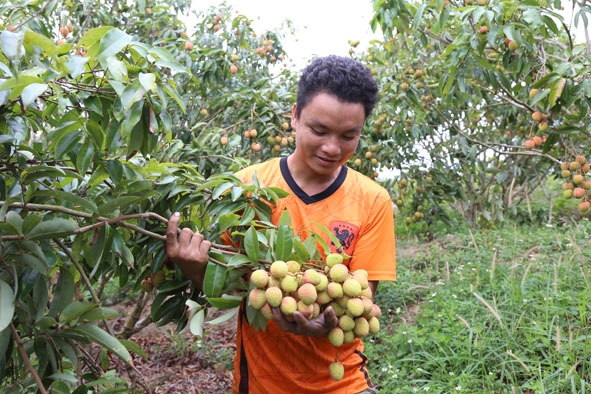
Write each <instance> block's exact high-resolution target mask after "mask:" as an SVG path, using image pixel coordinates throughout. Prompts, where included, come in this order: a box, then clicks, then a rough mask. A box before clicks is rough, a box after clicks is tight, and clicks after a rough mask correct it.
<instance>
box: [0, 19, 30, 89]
mask: <svg viewBox="0 0 591 394" xmlns="http://www.w3.org/2000/svg"><path fill="white" fill-rule="evenodd" d="M24 40H25V32H24V31H22V30H21V31H17V32H12V31H8V30H3V31H2V33H0V47H1V48H2V52H4V54H5V55H6V57H7V58H9V59H12V60H17V59H18V58H19V57H20V54H21V48H22V46H23V43H24ZM0 90H2V89H0Z"/></svg>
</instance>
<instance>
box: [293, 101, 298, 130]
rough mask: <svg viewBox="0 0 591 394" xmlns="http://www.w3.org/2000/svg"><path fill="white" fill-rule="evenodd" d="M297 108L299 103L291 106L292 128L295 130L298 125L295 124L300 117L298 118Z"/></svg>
mask: <svg viewBox="0 0 591 394" xmlns="http://www.w3.org/2000/svg"><path fill="white" fill-rule="evenodd" d="M297 110H298V105H297V104H294V105H293V106H292V107H291V128H292V129H293V130H295V129H296V126H295V125H296V123H297V121H298V119H297V112H298V111H297Z"/></svg>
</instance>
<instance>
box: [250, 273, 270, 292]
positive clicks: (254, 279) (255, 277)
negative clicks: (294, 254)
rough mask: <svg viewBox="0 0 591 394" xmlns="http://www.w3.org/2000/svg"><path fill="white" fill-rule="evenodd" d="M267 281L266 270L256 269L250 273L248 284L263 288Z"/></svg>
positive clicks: (267, 274)
mask: <svg viewBox="0 0 591 394" xmlns="http://www.w3.org/2000/svg"><path fill="white" fill-rule="evenodd" d="M268 283H269V273H268V272H267V270H264V269H258V270H256V271H253V272H252V274H250V284H252V285H253V286H254V287H257V288H259V289H264V288H265V287H267V284H268Z"/></svg>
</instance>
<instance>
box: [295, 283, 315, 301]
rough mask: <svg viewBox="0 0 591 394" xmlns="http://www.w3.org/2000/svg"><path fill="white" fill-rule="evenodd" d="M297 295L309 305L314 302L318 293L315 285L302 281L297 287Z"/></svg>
mask: <svg viewBox="0 0 591 394" xmlns="http://www.w3.org/2000/svg"><path fill="white" fill-rule="evenodd" d="M298 296H299V297H300V300H301V301H302V302H304V303H305V304H306V305H311V304H313V303H314V302H316V298H317V297H318V293H317V292H316V287H314V285H313V284H312V283H304V284H303V285H301V286H300V287H299V288H298Z"/></svg>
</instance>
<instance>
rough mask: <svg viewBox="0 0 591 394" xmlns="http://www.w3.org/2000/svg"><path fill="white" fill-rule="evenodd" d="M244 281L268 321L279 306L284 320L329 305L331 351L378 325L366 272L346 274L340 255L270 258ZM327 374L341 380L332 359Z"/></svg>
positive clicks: (314, 313) (250, 297)
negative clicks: (313, 259)
mask: <svg viewBox="0 0 591 394" xmlns="http://www.w3.org/2000/svg"><path fill="white" fill-rule="evenodd" d="M249 281H250V285H251V290H250V291H249V293H248V301H249V303H250V305H251V306H252V307H253V308H255V309H257V310H259V311H260V312H261V313H262V315H263V316H264V317H265V318H266V319H267V320H271V319H273V313H272V309H271V308H279V309H280V310H281V313H282V314H283V315H284V316H285V317H286V318H287V319H288V320H290V319H292V316H293V314H294V312H295V311H299V312H300V313H302V314H303V315H304V316H305V317H306V318H308V319H313V318H315V317H317V316H319V315H320V313H321V312H322V311H324V309H325V308H326V307H328V306H331V307H332V308H333V310H334V312H335V314H336V316H337V318H338V319H339V324H338V326H337V327H335V328H333V329H332V330H331V331H330V332H329V334H328V340H329V341H330V342H331V343H332V344H333V345H334V346H335V347H336V348H337V349H338V347H339V346H341V345H342V344H344V343H351V342H353V341H354V340H355V338H363V337H365V336H366V335H369V334H375V333H377V332H378V331H379V329H380V321H379V319H380V315H381V310H380V308H379V306H378V305H376V304H374V303H373V295H372V291H371V288H370V287H369V282H368V278H367V271H365V270H362V269H360V270H356V271H354V272H350V271H349V269H348V267H347V266H346V265H345V264H343V256H342V254H340V253H330V254H328V255H327V256H326V259H325V261H324V264H322V262H320V263H317V264H310V263H307V264H300V263H299V262H297V261H295V260H290V261H282V260H278V261H274V262H273V263H272V264H271V265H269V266H268V267H266V268H259V269H256V270H254V271H252V272H251V275H250V279H249ZM337 356H338V353H337ZM329 372H330V375H331V377H332V378H333V379H334V380H341V379H342V378H343V374H344V368H343V365H342V364H341V363H340V362H339V361H338V359H337V357H335V361H334V362H333V363H331V365H330V366H329Z"/></svg>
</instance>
